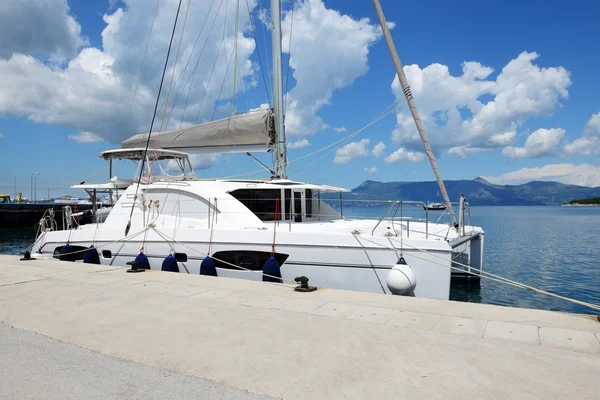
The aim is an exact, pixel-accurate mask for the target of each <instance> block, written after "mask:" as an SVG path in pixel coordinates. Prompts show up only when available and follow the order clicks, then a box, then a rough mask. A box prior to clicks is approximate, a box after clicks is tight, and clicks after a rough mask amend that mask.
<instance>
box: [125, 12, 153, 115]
mask: <svg viewBox="0 0 600 400" xmlns="http://www.w3.org/2000/svg"><path fill="white" fill-rule="evenodd" d="M159 3H160V0H156V7H155V8H154V17H153V18H152V25H150V32H148V40H147V41H146V48H145V49H144V56H143V57H142V65H140V72H139V73H138V78H137V82H136V84H135V90H134V91H133V99H131V107H130V108H129V116H128V117H127V119H131V112H132V111H133V105H134V104H135V97H136V96H137V92H138V89H139V87H140V80H141V79H142V71H143V69H144V63H145V61H146V54H147V53H148V45H149V44H150V38H151V37H152V30H153V29H154V22H155V21H156V14H158V4H159Z"/></svg>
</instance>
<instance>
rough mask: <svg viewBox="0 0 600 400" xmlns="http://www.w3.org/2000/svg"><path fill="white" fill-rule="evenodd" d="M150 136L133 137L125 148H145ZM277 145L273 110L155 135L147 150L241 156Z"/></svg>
mask: <svg viewBox="0 0 600 400" xmlns="http://www.w3.org/2000/svg"><path fill="white" fill-rule="evenodd" d="M147 140H148V134H147V133H141V134H138V135H135V136H132V137H130V138H129V139H127V140H125V141H124V142H123V144H122V146H121V147H122V148H124V149H129V148H136V147H137V148H145V147H146V142H147ZM274 144H275V123H274V117H273V112H272V110H271V109H262V110H256V111H251V112H249V113H247V114H240V115H232V116H230V117H228V118H223V119H220V120H216V121H211V122H206V123H203V124H199V125H194V126H190V127H188V128H185V129H178V130H174V131H168V132H153V133H152V134H151V136H150V143H149V145H148V147H149V148H150V149H153V148H157V147H158V148H162V149H173V150H180V151H185V152H187V153H238V152H246V151H259V152H260V151H263V152H266V151H269V150H271V149H272V148H273V146H274Z"/></svg>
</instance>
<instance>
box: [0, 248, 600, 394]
mask: <svg viewBox="0 0 600 400" xmlns="http://www.w3.org/2000/svg"><path fill="white" fill-rule="evenodd" d="M0 321H1V322H2V324H0V365H1V367H0V398H39V399H42V398H43V399H50V398H56V399H59V398H60V399H66V398H107V399H108V398H123V399H134V398H135V399H137V398H139V399H142V398H143V399H155V398H156V399H159V398H160V399H167V398H173V399H184V398H201V399H204V398H206V399H216V398H226V399H238V398H239V399H241V398H244V399H245V398H249V399H268V398H285V399H313V398H327V399H337V398H369V399H380V398H415V399H416V398H419V399H424V398H444V399H449V398H451V399H459V398H460V399H464V398H486V399H487V398H502V399H504V398H515V399H517V398H518V399H548V398H576V399H592V398H593V399H597V398H598V396H599V393H600V322H598V321H597V319H596V317H595V316H585V315H573V314H564V313H557V312H549V311H540V310H527V309H518V308H508V307H498V306H491V305H483V304H470V303H457V302H450V301H438V300H429V299H418V298H407V297H396V296H384V295H378V294H370V293H358V292H347V291H339V290H331V289H319V290H317V291H316V292H313V293H297V292H294V291H293V290H292V289H291V287H290V286H286V285H278V284H268V283H260V282H251V281H244V280H235V279H226V278H213V277H204V276H188V275H187V274H174V273H163V272H157V271H146V272H144V273H139V274H128V273H126V272H125V269H124V268H116V267H103V266H91V265H87V264H79V263H77V264H76V263H68V262H59V261H56V260H35V261H27V262H22V261H19V259H18V257H14V256H0Z"/></svg>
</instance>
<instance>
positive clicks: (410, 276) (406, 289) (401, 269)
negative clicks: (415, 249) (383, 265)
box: [386, 257, 417, 296]
mask: <svg viewBox="0 0 600 400" xmlns="http://www.w3.org/2000/svg"><path fill="white" fill-rule="evenodd" d="M386 283H387V287H388V289H390V292H392V294H396V295H401V296H403V295H410V294H411V293H412V292H414V290H415V288H416V287H417V277H416V276H415V273H414V272H413V270H412V268H411V267H410V265H408V264H406V261H405V260H404V257H400V259H399V260H398V262H397V263H396V265H394V266H393V267H392V270H391V271H390V273H389V274H388V276H387V281H386Z"/></svg>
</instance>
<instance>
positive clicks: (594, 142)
mask: <svg viewBox="0 0 600 400" xmlns="http://www.w3.org/2000/svg"><path fill="white" fill-rule="evenodd" d="M565 151H566V152H567V154H569V155H582V156H590V155H592V154H600V112H599V113H597V114H593V115H592V116H591V118H590V119H589V120H588V122H587V123H586V125H585V128H584V130H583V135H582V136H581V137H580V138H578V139H576V140H574V141H573V142H572V143H568V144H566V145H565Z"/></svg>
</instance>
